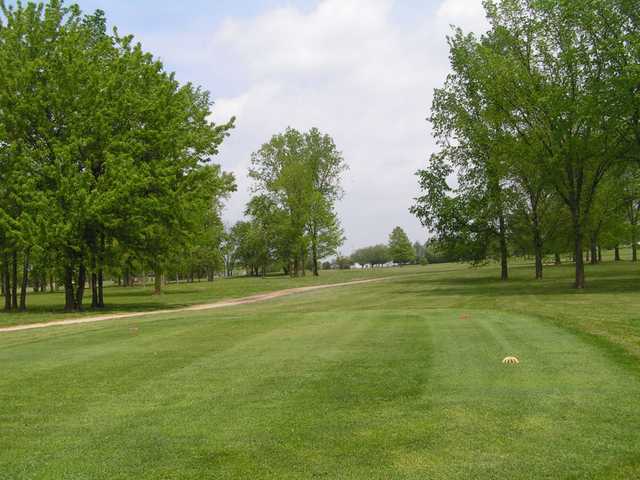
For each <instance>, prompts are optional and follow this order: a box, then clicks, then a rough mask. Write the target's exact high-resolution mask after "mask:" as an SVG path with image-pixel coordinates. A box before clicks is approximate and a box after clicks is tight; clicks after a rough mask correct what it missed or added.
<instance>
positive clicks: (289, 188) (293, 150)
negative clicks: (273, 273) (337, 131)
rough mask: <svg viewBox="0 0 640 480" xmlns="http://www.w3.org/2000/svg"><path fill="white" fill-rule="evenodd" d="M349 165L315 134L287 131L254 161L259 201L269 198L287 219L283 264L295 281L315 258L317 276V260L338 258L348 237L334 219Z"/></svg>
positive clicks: (282, 228) (327, 139) (331, 144)
mask: <svg viewBox="0 0 640 480" xmlns="http://www.w3.org/2000/svg"><path fill="white" fill-rule="evenodd" d="M345 169H346V164H345V162H344V159H343V158H342V155H341V153H340V152H339V151H338V150H337V148H336V146H335V143H334V142H333V140H332V139H331V137H329V136H328V135H325V134H322V133H321V132H320V131H319V130H317V129H311V130H310V131H309V132H306V133H301V132H299V131H297V130H295V129H292V128H288V129H287V130H286V131H285V132H284V133H281V134H278V135H274V136H273V137H272V138H271V140H270V141H269V142H268V143H266V144H264V145H263V146H262V147H261V148H260V149H259V150H258V151H257V152H255V153H254V154H253V155H252V158H251V168H250V171H249V175H250V177H251V178H252V179H253V180H254V192H255V194H256V195H257V196H263V197H267V198H269V200H270V202H271V203H272V204H273V205H274V206H275V208H277V209H279V211H280V212H281V213H283V215H279V216H278V219H279V220H278V221H279V222H280V224H281V225H280V233H281V234H282V237H281V244H283V245H284V244H286V248H281V249H280V255H281V258H280V260H281V261H282V262H283V264H284V268H285V270H286V271H288V272H289V273H290V274H292V275H301V274H302V275H303V274H304V271H305V263H306V260H307V258H308V256H309V255H311V261H312V269H313V273H314V275H318V274H319V264H318V263H319V260H320V259H321V258H324V257H327V256H329V255H332V254H335V253H336V250H337V248H338V247H339V246H340V245H341V244H342V242H343V240H344V237H343V233H342V228H341V227H340V222H339V220H338V216H337V213H336V210H335V208H336V202H337V201H338V200H339V199H340V198H341V196H342V188H341V186H340V182H341V177H342V173H343V172H344V171H345Z"/></svg>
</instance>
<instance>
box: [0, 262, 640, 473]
mask: <svg viewBox="0 0 640 480" xmlns="http://www.w3.org/2000/svg"><path fill="white" fill-rule="evenodd" d="M639 270H640V269H639V268H638V267H637V266H635V265H632V264H629V263H625V264H620V265H613V264H607V265H602V266H598V267H595V268H590V269H589V271H588V275H589V278H590V281H589V289H588V290H587V291H585V292H575V291H574V290H573V289H572V288H571V269H570V267H568V266H567V267H559V268H549V269H547V272H546V274H547V278H546V279H545V280H543V281H542V282H534V281H533V280H531V279H530V278H531V276H532V271H531V270H530V269H529V268H525V267H522V268H515V269H513V271H512V275H513V279H512V280H511V281H510V282H508V283H501V282H499V281H496V280H495V278H496V273H497V271H496V270H495V269H494V268H484V269H469V268H467V267H463V266H433V267H429V268H427V269H426V270H425V271H424V272H423V273H422V274H420V275H414V276H406V277H403V276H399V277H397V278H395V279H393V280H391V281H387V282H383V283H376V284H369V285H360V286H352V287H347V288H343V289H338V290H325V291H320V292H313V293H308V294H303V295H298V296H295V297H291V298H287V299H280V300H277V301H272V302H268V303H265V304H260V305H251V306H242V307H237V308H231V309H225V310H220V311H213V312H204V313H197V314H191V315H188V316H176V315H175V314H174V315H163V316H160V317H153V318H151V317H150V318H146V319H144V320H136V321H135V322H132V321H126V320H124V321H123V320H121V321H114V322H106V323H102V324H93V325H82V326H75V327H61V328H51V329H45V330H41V331H32V332H20V333H13V334H5V335H0V364H1V365H3V372H4V373H3V375H2V377H0V429H1V430H2V431H1V435H0V465H1V466H2V468H0V479H5V478H6V479H12V480H13V479H27V478H29V479H32V478H37V479H102V478H105V479H107V478H108V479H125V478H126V479H129V478H136V479H191V478H193V479H201V478H221V479H225V478H229V479H235V478H269V479H288V478H291V479H300V478H335V479H424V478H430V479H456V478H460V479H469V478H514V479H520V478H522V479H541V478H553V479H557V478H624V479H627V478H638V477H640V430H639V429H638V428H637V425H638V423H639V421H640V410H638V407H637V399H638V398H640V397H639V395H640V369H639V368H638V367H639V366H640V320H639V318H640V315H639V314H638V313H637V312H639V311H640V309H639V307H640V294H639V292H638V288H637V280H638V277H639V276H640V271H639ZM239 282H240V281H239ZM506 355H517V356H518V357H519V358H520V360H521V364H520V365H518V366H505V365H503V364H502V363H501V360H502V358H503V357H504V356H506Z"/></svg>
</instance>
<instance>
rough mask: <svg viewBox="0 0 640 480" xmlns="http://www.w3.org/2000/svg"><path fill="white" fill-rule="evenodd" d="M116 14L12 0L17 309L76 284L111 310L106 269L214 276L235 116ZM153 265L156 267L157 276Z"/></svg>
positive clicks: (8, 149) (79, 295)
mask: <svg viewBox="0 0 640 480" xmlns="http://www.w3.org/2000/svg"><path fill="white" fill-rule="evenodd" d="M106 23H107V22H106V18H105V15H104V13H103V12H102V11H99V10H98V11H96V12H95V13H93V14H91V15H85V14H83V13H82V12H81V11H80V9H79V8H78V7H77V6H65V5H64V4H63V2H62V1H57V0H51V1H49V2H48V3H47V4H42V3H34V2H27V3H24V4H22V3H17V5H16V6H8V5H6V4H5V3H4V2H2V1H0V72H1V73H0V272H1V275H0V277H1V280H2V281H1V282H0V284H1V287H2V292H3V293H4V301H5V305H4V306H5V309H6V310H14V309H20V310H24V309H26V307H27V292H28V291H29V288H31V289H32V290H35V291H42V290H44V289H46V288H47V287H49V288H50V289H53V288H54V286H55V285H57V284H61V285H63V286H64V292H65V308H66V309H67V310H80V309H82V305H83V299H84V295H85V288H86V285H89V287H88V288H90V290H91V304H92V306H93V307H94V308H101V307H103V306H104V291H103V287H104V281H105V277H106V276H110V277H112V278H118V279H119V280H120V282H125V283H129V282H131V279H132V278H133V277H134V276H135V275H136V273H135V272H138V275H140V272H149V271H150V272H154V277H155V288H156V291H158V292H159V291H160V289H161V287H162V281H163V278H165V275H166V274H167V273H175V272H185V271H186V272H190V274H191V276H193V275H194V272H198V273H199V274H201V273H204V272H206V273H205V274H206V275H208V276H209V277H210V278H212V274H213V272H214V271H217V269H219V268H220V265H221V264H222V262H223V260H222V254H221V250H220V249H219V246H220V244H221V242H222V235H223V227H222V223H221V221H220V215H219V212H220V208H221V201H222V200H223V199H224V198H225V197H226V195H228V194H229V193H230V192H231V191H233V190H234V189H235V183H234V179H233V177H232V176H231V175H230V174H228V173H224V172H223V171H222V170H221V168H220V167H219V166H218V165H214V164H212V163H211V162H210V160H211V158H212V157H213V156H214V155H216V154H217V152H218V148H219V146H220V144H221V143H222V141H223V139H224V138H225V136H227V135H228V133H229V130H230V129H231V128H232V127H233V119H232V120H231V121H229V122H228V123H225V124H223V125H215V124H213V123H212V122H211V121H210V120H209V119H210V115H211V106H212V102H211V99H210V97H209V93H208V92H206V91H204V90H202V89H200V88H198V87H196V86H193V85H191V84H180V83H179V82H178V81H176V79H175V78H174V76H173V74H170V73H168V72H166V71H165V69H164V67H163V65H162V63H161V62H160V61H158V60H157V59H156V58H154V57H153V56H152V55H151V54H149V53H147V52H145V51H143V50H142V47H141V46H140V45H139V44H136V43H134V41H133V38H132V37H130V36H120V35H119V34H118V33H117V31H115V30H114V31H113V32H108V31H107V27H106ZM144 275H146V274H145V273H143V276H144Z"/></svg>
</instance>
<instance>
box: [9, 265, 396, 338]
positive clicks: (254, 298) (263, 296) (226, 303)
mask: <svg viewBox="0 0 640 480" xmlns="http://www.w3.org/2000/svg"><path fill="white" fill-rule="evenodd" d="M390 278H394V277H382V278H373V279H369V280H357V281H354V282H345V283H334V284H327V285H314V286H311V287H297V288H288V289H286V290H276V291H275V292H268V293H259V294H257V295H251V296H250V297H243V298H235V299H231V300H222V301H220V302H214V303H205V304H201V305H192V306H190V307H182V308H171V309H164V310H152V311H149V312H136V313H114V314H109V315H100V316H95V317H84V318H74V319H69V320H58V321H55V322H44V323H32V324H28V325H16V326H14V327H4V328H0V333H9V332H21V331H24V330H36V329H40V328H48V327H62V326H68V325H80V324H83V323H96V322H106V321H108V320H120V319H126V318H137V317H146V316H149V315H161V314H165V313H181V312H200V311H203V310H213V309H216V308H224V307H234V306H236V305H248V304H251V303H259V302H264V301H267V300H273V299H274V298H280V297H286V296H289V295H294V294H296V293H305V292H312V291H315V290H324V289H326V288H337V287H347V286H349V285H362V284H364V283H373V282H381V281H383V280H388V279H390Z"/></svg>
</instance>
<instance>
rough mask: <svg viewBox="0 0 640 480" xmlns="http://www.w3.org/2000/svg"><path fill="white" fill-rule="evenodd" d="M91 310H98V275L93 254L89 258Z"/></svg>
mask: <svg viewBox="0 0 640 480" xmlns="http://www.w3.org/2000/svg"><path fill="white" fill-rule="evenodd" d="M91 308H98V273H97V261H96V255H95V254H93V255H92V256H91Z"/></svg>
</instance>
